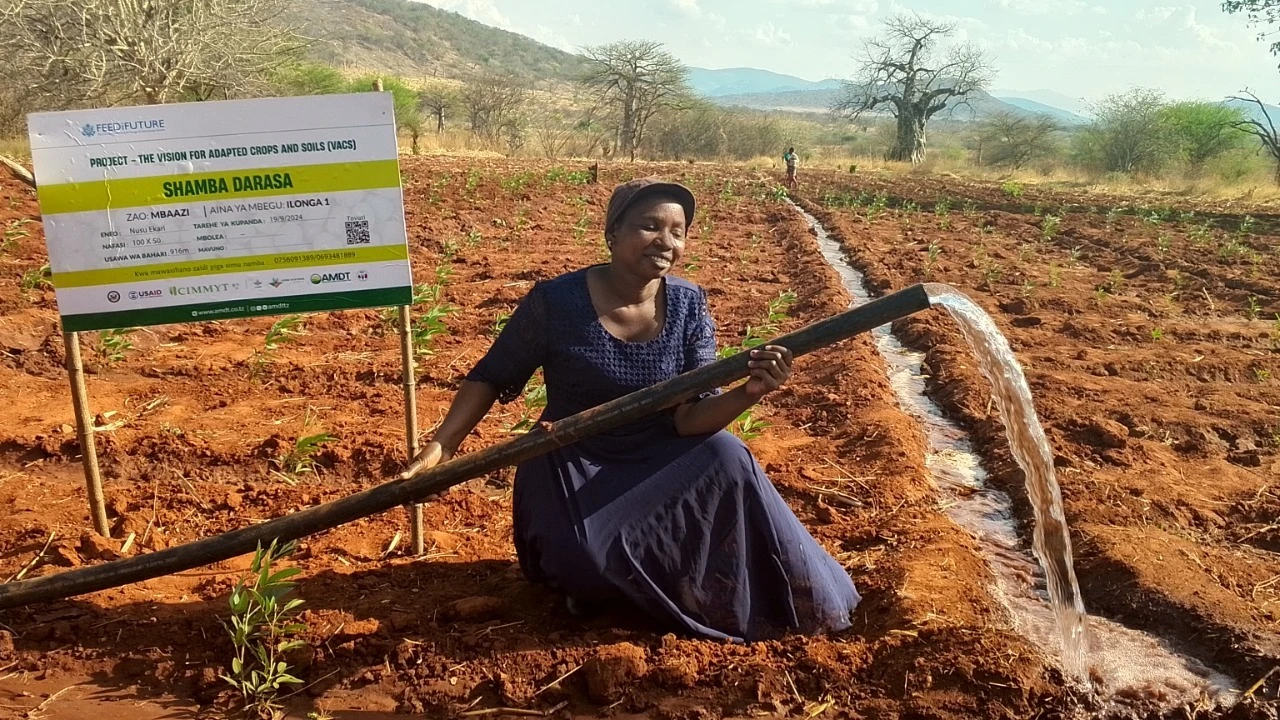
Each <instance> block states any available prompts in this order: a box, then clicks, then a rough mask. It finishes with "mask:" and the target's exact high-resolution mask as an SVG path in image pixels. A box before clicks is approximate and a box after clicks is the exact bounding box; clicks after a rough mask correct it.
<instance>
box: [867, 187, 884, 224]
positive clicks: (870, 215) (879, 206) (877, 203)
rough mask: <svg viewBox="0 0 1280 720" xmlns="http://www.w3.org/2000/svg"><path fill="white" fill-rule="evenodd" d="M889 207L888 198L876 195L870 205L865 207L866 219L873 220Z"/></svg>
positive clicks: (880, 194)
mask: <svg viewBox="0 0 1280 720" xmlns="http://www.w3.org/2000/svg"><path fill="white" fill-rule="evenodd" d="M887 207H889V196H888V195H885V194H884V193H879V194H877V195H876V196H875V197H874V198H872V200H871V204H870V205H868V206H867V219H868V220H874V219H875V218H876V217H878V216H879V215H880V214H882V213H883V212H884V211H885V208H887Z"/></svg>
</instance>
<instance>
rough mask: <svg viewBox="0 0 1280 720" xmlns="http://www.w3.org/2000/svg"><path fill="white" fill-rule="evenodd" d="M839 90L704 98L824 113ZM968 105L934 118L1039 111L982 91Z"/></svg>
mask: <svg viewBox="0 0 1280 720" xmlns="http://www.w3.org/2000/svg"><path fill="white" fill-rule="evenodd" d="M840 93H841V91H840V90H839V89H823V90H786V91H781V92H771V93H747V94H742V95H721V96H719V97H712V98H708V99H709V100H711V102H713V103H715V104H717V105H721V106H723V107H745V108H751V109H754V110H784V111H790V112H826V111H827V109H828V108H830V107H831V106H832V105H833V104H834V103H835V101H836V100H837V99H838V98H839V97H840ZM969 105H970V107H963V106H962V107H956V108H955V109H954V110H952V111H950V112H948V111H945V110H944V111H943V112H942V113H940V114H939V115H938V116H937V117H938V119H939V120H956V121H960V122H965V121H969V120H973V119H976V118H982V117H983V116H986V115H990V114H992V113H996V112H1011V113H1014V114H1019V115H1032V114H1040V111H1038V110H1033V109H1027V108H1023V107H1020V106H1018V105H1014V104H1011V103H1007V102H1004V101H1003V100H1000V99H999V98H995V97H992V96H991V95H989V94H988V93H985V92H984V93H978V94H976V95H975V96H973V98H972V100H971V101H970V103H969ZM1049 110H1053V111H1056V112H1057V113H1062V112H1064V111H1062V110H1058V109H1057V108H1049ZM1067 114H1070V113H1067Z"/></svg>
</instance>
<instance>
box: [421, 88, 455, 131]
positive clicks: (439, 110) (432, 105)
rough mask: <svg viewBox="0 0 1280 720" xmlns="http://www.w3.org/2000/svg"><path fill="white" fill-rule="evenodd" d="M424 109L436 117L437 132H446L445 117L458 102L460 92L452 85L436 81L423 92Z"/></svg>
mask: <svg viewBox="0 0 1280 720" xmlns="http://www.w3.org/2000/svg"><path fill="white" fill-rule="evenodd" d="M420 95H421V98H422V110H423V111H425V112H426V114H427V115H429V116H430V117H433V118H435V121H436V134H440V133H442V132H444V119H445V117H446V116H447V115H449V114H450V113H451V112H452V111H453V108H454V107H455V106H456V105H457V104H458V94H457V92H456V91H455V90H454V89H453V88H452V87H450V86H448V85H445V84H443V83H436V84H433V85H430V86H428V87H427V88H426V89H424V90H423V91H422V92H421V94H420Z"/></svg>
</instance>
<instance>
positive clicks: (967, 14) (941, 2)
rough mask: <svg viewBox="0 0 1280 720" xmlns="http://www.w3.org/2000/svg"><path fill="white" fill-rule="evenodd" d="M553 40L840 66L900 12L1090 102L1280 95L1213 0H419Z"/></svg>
mask: <svg viewBox="0 0 1280 720" xmlns="http://www.w3.org/2000/svg"><path fill="white" fill-rule="evenodd" d="M427 1H428V2H429V4H431V5H435V6H436V7H440V8H444V9H446V10H452V11H454V12H457V13H460V14H462V15H465V16H467V17H469V18H472V19H474V20H478V21H480V22H483V23H485V24H488V25H494V26H496V27H501V28H503V29H506V30H511V31H513V32H518V33H521V34H523V35H527V36H529V37H532V38H534V39H536V40H539V41H541V42H544V43H546V44H548V45H553V46H555V47H559V48H561V49H564V50H568V51H574V50H576V49H577V48H580V47H582V46H584V45H597V44H601V43H606V42H611V41H613V40H621V39H636V38H644V39H649V40H657V41H660V42H662V43H664V44H665V45H666V46H667V48H668V49H669V50H671V51H672V52H673V53H674V54H675V55H676V56H677V57H679V58H680V59H681V60H682V61H684V62H685V63H686V64H688V65H693V66H696V67H706V68H725V67H755V68H761V69H765V70H772V71H774V72H781V73H786V74H789V75H796V76H798V77H802V78H805V79H808V80H822V79H826V78H840V79H843V78H848V77H851V76H853V75H854V73H855V71H856V65H855V63H854V61H853V59H852V56H853V53H854V51H855V50H856V49H857V48H858V47H860V45H861V41H862V40H863V39H865V38H867V37H870V36H873V35H874V34H875V33H876V31H877V28H878V26H879V23H880V21H881V20H883V19H884V18H886V17H889V16H891V15H893V14H895V13H898V12H917V13H920V14H921V15H924V16H927V17H933V18H939V19H947V20H951V21H954V22H955V23H956V25H957V33H956V39H957V40H960V41H968V42H973V43H975V44H978V45H980V46H982V47H983V48H985V49H986V50H987V51H989V52H990V53H992V54H993V55H994V56H995V58H996V67H997V70H998V74H997V75H996V79H995V82H994V84H993V88H997V89H1005V90H1021V91H1030V90H1040V89H1048V90H1053V91H1056V92H1059V93H1063V94H1065V95H1067V96H1069V97H1072V98H1078V99H1083V100H1086V101H1094V100H1097V99H1100V98H1101V97H1103V96H1105V95H1107V94H1108V93H1112V92H1120V91H1123V90H1125V89H1127V88H1130V87H1134V86H1142V87H1155V88H1159V89H1161V90H1163V91H1165V93H1167V94H1168V95H1169V96H1170V97H1173V98H1186V99H1192V98H1198V99H1215V100H1216V99H1221V98H1222V97H1223V96H1224V95H1227V94H1230V93H1234V92H1237V91H1239V90H1241V89H1242V88H1245V87H1248V88H1250V89H1252V90H1254V91H1255V92H1257V93H1258V94H1259V95H1261V96H1262V97H1263V99H1265V100H1268V101H1270V102H1278V101H1280V70H1277V63H1278V62H1280V59H1277V58H1275V57H1272V56H1271V54H1270V52H1269V51H1268V49H1267V43H1264V42H1259V41H1258V39H1257V35H1258V29H1257V28H1252V27H1249V26H1248V24H1247V22H1246V20H1245V18H1244V17H1243V16H1240V15H1226V14H1225V13H1223V12H1222V10H1221V3H1220V2H1219V0H1208V1H1197V2H1183V3H1180V4H1175V3H1172V2H1170V3H1169V4H1162V3H1161V1H1160V0H1155V2H1147V3H1144V2H1140V1H1139V0H951V1H950V2H948V1H946V0H609V1H607V2H604V1H602V0H427Z"/></svg>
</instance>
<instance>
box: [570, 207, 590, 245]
mask: <svg viewBox="0 0 1280 720" xmlns="http://www.w3.org/2000/svg"><path fill="white" fill-rule="evenodd" d="M589 227H591V216H590V215H588V214H586V213H583V214H582V217H580V218H578V222H577V223H575V224H574V226H573V241H574V242H576V243H578V244H579V245H581V244H582V243H583V242H585V241H586V238H587V229H588V228H589Z"/></svg>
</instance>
